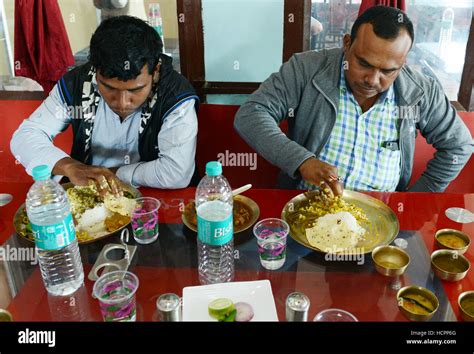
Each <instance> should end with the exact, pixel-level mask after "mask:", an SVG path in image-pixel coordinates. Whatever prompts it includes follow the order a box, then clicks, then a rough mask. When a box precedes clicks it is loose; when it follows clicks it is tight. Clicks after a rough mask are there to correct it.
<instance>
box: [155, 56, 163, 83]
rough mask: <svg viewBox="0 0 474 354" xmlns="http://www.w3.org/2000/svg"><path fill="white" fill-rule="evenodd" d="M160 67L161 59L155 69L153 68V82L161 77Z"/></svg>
mask: <svg viewBox="0 0 474 354" xmlns="http://www.w3.org/2000/svg"><path fill="white" fill-rule="evenodd" d="M160 68H161V60H160V61H159V62H158V64H156V66H155V70H153V82H154V83H157V82H158V80H159V79H160Z"/></svg>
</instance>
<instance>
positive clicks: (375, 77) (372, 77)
mask: <svg viewBox="0 0 474 354" xmlns="http://www.w3.org/2000/svg"><path fill="white" fill-rule="evenodd" d="M364 83H365V84H366V85H367V86H370V87H376V86H377V85H378V83H379V71H378V70H375V69H373V70H370V71H369V72H368V73H367V74H366V75H365V78H364Z"/></svg>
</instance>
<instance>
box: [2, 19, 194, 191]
mask: <svg viewBox="0 0 474 354" xmlns="http://www.w3.org/2000/svg"><path fill="white" fill-rule="evenodd" d="M162 51H163V43H162V42H161V38H160V36H159V35H158V33H157V32H156V31H155V30H154V29H153V28H152V27H150V26H149V25H148V24H146V23H145V22H143V21H142V20H140V19H138V18H134V17H130V16H119V17H114V18H110V19H108V20H105V21H103V22H102V23H101V25H100V26H99V27H98V28H97V30H96V32H95V33H94V34H93V36H92V39H91V43H90V58H89V60H90V61H89V62H88V63H86V64H84V65H82V66H80V67H77V68H75V69H73V70H71V71H70V72H68V73H67V74H66V75H64V77H62V78H61V80H60V81H58V83H57V84H56V86H55V87H54V88H53V90H52V91H51V93H50V95H49V97H48V98H47V99H46V100H45V101H44V102H43V103H42V105H41V106H40V107H39V108H38V109H37V110H36V111H35V112H34V113H33V114H32V115H31V117H30V118H29V119H27V120H25V121H24V122H23V123H22V124H21V126H20V127H19V128H18V130H17V131H16V132H15V134H14V135H13V138H12V141H11V150H12V152H13V154H14V155H15V156H16V158H17V159H18V160H19V161H20V162H21V163H22V164H23V165H24V166H25V168H26V170H27V171H28V173H30V174H31V170H32V169H33V168H34V167H35V166H38V165H42V164H47V165H49V166H51V167H52V168H53V175H57V176H66V177H68V178H69V179H70V181H71V182H72V183H74V184H76V185H87V184H88V183H89V181H90V180H93V181H95V182H96V184H97V185H98V187H99V189H100V190H102V191H105V190H109V189H110V188H111V189H112V190H113V191H114V192H115V193H117V192H119V190H118V187H117V186H118V179H120V180H122V181H124V182H126V183H129V184H132V185H134V186H149V187H155V188H183V187H186V186H188V185H189V183H190V182H191V179H192V177H193V176H194V178H196V174H195V163H194V158H195V153H196V137H197V117H196V110H197V108H198V97H197V96H196V93H195V91H194V89H193V87H192V86H191V84H190V83H189V82H188V81H187V80H186V79H185V78H184V77H183V76H181V75H180V74H178V73H177V72H176V71H174V70H173V68H172V65H171V58H169V57H168V56H166V55H163V54H162ZM69 125H72V129H73V133H74V142H73V146H72V151H71V154H70V155H67V154H66V153H65V152H63V151H62V150H60V149H58V148H56V147H55V146H54V145H53V143H52V140H53V139H54V137H55V136H56V135H57V134H58V133H60V132H61V131H64V130H65V129H66V128H67V127H68V126H69Z"/></svg>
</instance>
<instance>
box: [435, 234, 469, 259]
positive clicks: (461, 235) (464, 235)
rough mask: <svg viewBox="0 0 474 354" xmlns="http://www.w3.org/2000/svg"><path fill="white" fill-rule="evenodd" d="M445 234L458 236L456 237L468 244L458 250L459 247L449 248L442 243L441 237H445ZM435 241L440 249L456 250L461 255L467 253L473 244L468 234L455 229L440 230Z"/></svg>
mask: <svg viewBox="0 0 474 354" xmlns="http://www.w3.org/2000/svg"><path fill="white" fill-rule="evenodd" d="M445 234H454V235H456V237H458V238H460V239H461V240H463V241H464V242H466V246H464V247H460V248H457V247H452V246H448V245H446V244H444V243H442V242H440V241H439V237H440V236H442V235H445ZM435 240H436V246H437V247H438V248H440V249H447V250H454V251H457V252H458V253H459V254H463V253H465V252H466V251H467V249H468V248H469V245H470V244H471V239H470V238H469V236H468V235H467V234H465V233H464V232H461V231H459V230H454V229H442V230H438V231H437V232H436V234H435Z"/></svg>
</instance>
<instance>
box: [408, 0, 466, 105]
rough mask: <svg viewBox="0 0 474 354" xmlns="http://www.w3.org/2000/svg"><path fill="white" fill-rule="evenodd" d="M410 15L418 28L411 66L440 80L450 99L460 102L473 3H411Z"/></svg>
mask: <svg viewBox="0 0 474 354" xmlns="http://www.w3.org/2000/svg"><path fill="white" fill-rule="evenodd" d="M407 14H408V16H409V17H410V19H411V20H412V21H413V26H414V28H415V43H414V46H413V49H412V50H411V52H410V55H409V58H408V64H410V65H411V66H413V67H415V68H416V69H418V70H419V71H421V72H423V73H424V74H426V75H429V76H432V77H434V78H436V79H437V80H438V81H439V82H441V84H442V86H443V88H444V90H445V93H446V95H447V96H448V98H449V99H450V100H451V101H457V98H458V92H459V88H460V82H461V75H462V71H463V66H464V59H465V56H466V45H467V42H468V37H469V29H470V26H471V19H472V1H471V0H457V1H451V0H417V1H416V2H415V1H408V2H407ZM466 64H467V63H466ZM466 108H467V107H466Z"/></svg>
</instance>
